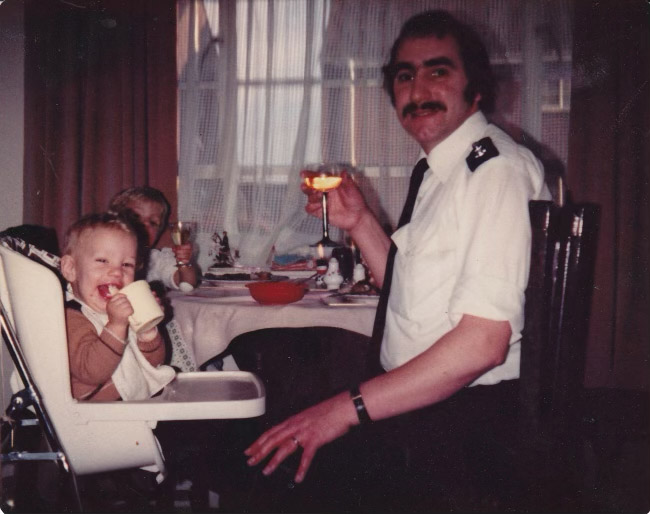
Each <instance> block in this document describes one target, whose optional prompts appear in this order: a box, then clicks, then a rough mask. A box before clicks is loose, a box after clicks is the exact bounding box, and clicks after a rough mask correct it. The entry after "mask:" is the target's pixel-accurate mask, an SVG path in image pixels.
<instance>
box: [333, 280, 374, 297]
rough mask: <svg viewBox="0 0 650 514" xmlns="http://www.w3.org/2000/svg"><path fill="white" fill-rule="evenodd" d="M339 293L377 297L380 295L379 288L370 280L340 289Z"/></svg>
mask: <svg viewBox="0 0 650 514" xmlns="http://www.w3.org/2000/svg"><path fill="white" fill-rule="evenodd" d="M339 292H340V293H343V294H353V295H365V296H376V295H378V294H379V292H380V291H379V288H378V287H377V286H376V285H375V284H372V283H371V282H370V281H368V280H360V281H359V282H357V283H356V284H354V285H351V286H350V285H344V286H342V287H341V288H339Z"/></svg>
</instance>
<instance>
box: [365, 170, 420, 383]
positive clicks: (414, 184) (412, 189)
mask: <svg viewBox="0 0 650 514" xmlns="http://www.w3.org/2000/svg"><path fill="white" fill-rule="evenodd" d="M428 169H429V164H428V163H427V160H426V159H425V158H422V159H420V160H419V161H418V163H417V164H416V165H415V168H413V172H412V173H411V180H410V182H409V190H408V194H407V195H406V202H404V208H403V209H402V214H401V216H400V217H399V222H398V223H397V228H401V227H403V226H404V225H406V224H407V223H408V222H410V221H411V216H412V214H413V207H415V199H416V198H417V196H418V190H419V189H420V185H421V184H422V179H423V178H424V172H425V171H427V170H428ZM396 253H397V246H395V243H393V242H391V244H390V249H389V250H388V258H387V259H386V271H385V273H384V284H383V286H382V288H381V294H380V296H379V303H378V304H377V313H376V314H375V323H374V325H373V327H372V337H371V339H370V349H369V352H368V367H369V371H370V373H371V375H376V374H378V373H379V372H380V371H382V368H381V364H380V363H379V353H380V350H381V340H382V339H383V337H384V325H385V324H386V309H387V308H388V295H389V294H390V285H391V282H392V281H393V265H394V264H395V254H396Z"/></svg>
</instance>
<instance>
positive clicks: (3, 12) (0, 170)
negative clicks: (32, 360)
mask: <svg viewBox="0 0 650 514" xmlns="http://www.w3.org/2000/svg"><path fill="white" fill-rule="evenodd" d="M24 56H25V52H24V33H23V2H22V0H6V1H5V2H2V4H0V184H1V185H0V230H3V229H5V228H7V227H11V226H14V225H20V224H21V223H22V220H23V141H24V134H23V105H24V101H23V98H24V94H23V62H24ZM10 362H11V359H9V357H8V355H7V353H6V351H5V348H4V344H2V366H1V367H2V376H1V377H0V378H1V383H2V413H4V411H5V407H4V406H5V405H6V403H7V399H8V397H9V396H10V394H9V391H10V389H9V387H8V385H7V381H8V378H9V369H11V367H12V366H10Z"/></svg>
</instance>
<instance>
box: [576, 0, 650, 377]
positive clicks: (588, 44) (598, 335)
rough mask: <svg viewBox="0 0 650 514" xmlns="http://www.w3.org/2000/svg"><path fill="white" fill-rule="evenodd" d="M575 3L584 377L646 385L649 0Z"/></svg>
mask: <svg viewBox="0 0 650 514" xmlns="http://www.w3.org/2000/svg"><path fill="white" fill-rule="evenodd" d="M575 8H576V9H575V20H576V21H575V31H574V52H573V62H574V71H573V78H572V81H573V84H572V86H573V91H572V97H571V123H570V127H571V128H570V144H569V162H568V183H569V187H570V189H571V191H572V194H573V197H574V199H575V200H577V201H587V202H594V203H597V204H598V205H600V208H601V227H600V237H599V241H598V256H597V261H596V270H595V284H594V291H593V303H592V310H591V311H592V312H591V326H590V329H589V347H588V358H587V371H586V377H585V384H586V385H587V386H591V387H594V386H608V387H618V388H632V389H644V390H648V381H649V380H650V367H649V362H650V330H649V321H648V319H649V317H650V316H649V314H650V305H649V290H650V278H649V272H648V246H649V243H648V237H649V230H648V229H649V227H648V224H649V222H650V209H649V208H648V196H649V195H648V189H649V186H648V177H649V174H648V167H649V162H650V158H649V154H650V134H649V127H650V123H649V120H650V83H649V79H650V62H649V61H650V59H649V55H650V17H649V15H648V12H649V7H648V3H647V2H645V1H643V0H624V1H622V0H619V1H616V2H603V1H597V0H593V1H586V0H581V1H577V2H576V3H575Z"/></svg>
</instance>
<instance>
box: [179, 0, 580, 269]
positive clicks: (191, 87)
mask: <svg viewBox="0 0 650 514" xmlns="http://www.w3.org/2000/svg"><path fill="white" fill-rule="evenodd" d="M569 7H570V3H568V2H561V1H548V2H518V1H515V0H486V1H482V2H477V1H469V0H465V1H463V0H453V1H452V0H446V1H444V0H438V1H432V0H429V1H425V0H412V1H409V2H403V1H395V0H366V1H364V2H358V1H352V0H332V1H328V0H313V1H305V0H263V1H262V0H237V1H225V2H219V1H218V0H202V1H201V0H199V1H190V0H181V1H180V2H179V4H178V53H177V55H178V62H177V67H178V73H179V106H180V112H179V117H180V127H181V128H180V167H179V211H180V214H181V216H182V217H184V218H186V219H191V220H193V221H196V222H197V223H198V225H199V230H198V232H199V233H198V236H197V242H198V245H199V247H200V253H199V263H200V264H201V266H202V267H204V268H205V267H206V266H209V265H210V263H211V262H212V260H213V256H212V255H210V250H211V245H212V243H211V236H212V234H213V233H214V232H218V233H220V234H221V233H222V232H223V231H224V230H225V231H227V232H228V235H229V239H230V242H231V246H232V247H233V248H237V249H239V251H240V253H241V257H242V262H243V263H244V264H248V265H258V266H260V265H264V264H265V263H267V262H268V257H269V254H270V251H271V249H272V248H273V247H274V248H275V251H276V252H277V253H287V252H291V251H292V250H293V249H295V248H297V247H301V246H302V247H303V248H304V246H305V245H309V243H314V242H316V241H317V240H318V239H320V231H321V224H320V220H317V219H315V218H311V217H309V216H307V215H306V214H305V213H304V203H305V198H304V195H303V194H302V193H301V191H300V181H299V178H298V172H299V170H300V169H301V167H302V166H303V164H304V163H307V162H319V161H332V162H347V163H350V164H351V165H353V166H354V167H356V169H357V170H358V171H359V174H358V182H359V184H360V186H361V187H362V189H363V190H364V192H365V194H366V198H367V200H368V202H369V204H370V206H371V207H372V208H373V210H374V211H375V212H376V213H377V215H378V216H379V217H380V220H381V221H382V223H384V225H385V226H386V228H387V230H391V229H392V228H393V227H394V226H395V223H396V219H397V217H398V215H399V211H400V209H401V205H402V202H403V200H404V196H405V193H406V188H407V186H408V174H409V172H410V170H411V168H412V166H413V163H414V162H415V161H416V160H417V156H418V152H419V148H418V147H417V145H416V144H415V143H414V142H413V141H412V140H410V139H409V137H408V136H407V135H406V134H405V133H404V132H403V130H402V128H401V127H400V126H399V123H398V121H397V119H396V116H395V113H394V111H393V108H392V106H391V105H390V101H389V99H388V97H387V95H386V94H385V93H384V91H383V90H382V89H381V81H382V77H381V66H382V65H383V64H384V63H385V60H386V58H387V56H388V53H389V50H390V46H391V45H392V42H393V41H394V39H395V37H396V36H397V33H398V31H399V29H400V27H401V25H402V23H403V22H404V21H405V20H406V19H407V18H408V17H409V16H411V15H413V14H415V13H417V12H421V11H423V10H426V9H436V8H442V9H446V10H449V11H451V12H452V13H454V14H455V15H456V16H458V17H459V18H461V19H463V20H465V21H467V22H469V23H471V24H472V25H473V26H475V27H476V28H477V29H478V30H479V32H480V33H481V34H482V36H483V38H484V40H485V41H486V43H487V45H488V48H489V51H490V54H491V59H492V62H493V64H495V67H496V70H497V73H498V75H499V77H500V79H501V84H500V86H501V87H500V90H501V92H502V94H501V96H500V100H499V103H498V112H496V113H495V114H494V116H493V119H494V121H496V122H498V123H499V124H500V125H501V126H503V127H504V128H506V129H507V130H509V131H510V132H511V133H512V134H513V135H514V136H515V137H516V138H517V139H519V140H520V141H523V142H525V143H528V144H529V146H531V147H534V150H535V151H536V152H537V153H538V155H540V157H542V158H543V160H545V161H546V162H547V163H548V165H547V170H549V171H550V173H549V177H550V180H551V182H552V183H551V184H550V185H551V188H552V189H553V190H555V187H554V186H555V178H556V177H557V176H561V175H562V173H563V170H564V165H565V163H566V137H564V136H566V133H567V127H568V108H567V106H566V105H565V106H562V105H561V104H562V98H561V95H560V99H559V100H558V99H557V98H551V102H552V103H553V102H555V103H554V104H553V105H554V106H555V107H556V111H557V113H556V114H557V115H554V111H553V109H551V110H550V115H549V109H548V108H546V111H544V112H545V114H543V106H544V105H545V104H548V102H549V99H548V98H547V97H548V96H549V95H550V96H551V97H553V95H554V94H555V93H556V91H555V90H551V91H550V92H549V91H548V87H547V86H544V85H543V84H544V83H545V82H544V81H543V80H541V78H546V77H548V76H549V75H552V74H555V75H557V77H558V80H557V81H556V82H558V81H559V80H560V79H562V66H563V65H566V66H568V67H569V68H570V61H571V29H570V27H571V12H570V8H569ZM550 83H551V86H552V85H553V84H554V82H553V81H551V82H550ZM545 87H546V89H545ZM524 93H525V94H524ZM556 96H557V95H556ZM558 102H559V104H560V107H559V108H557V105H556V104H558ZM331 235H333V237H334V238H335V239H338V240H345V234H340V233H338V232H336V231H335V230H334V231H332V234H331Z"/></svg>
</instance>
